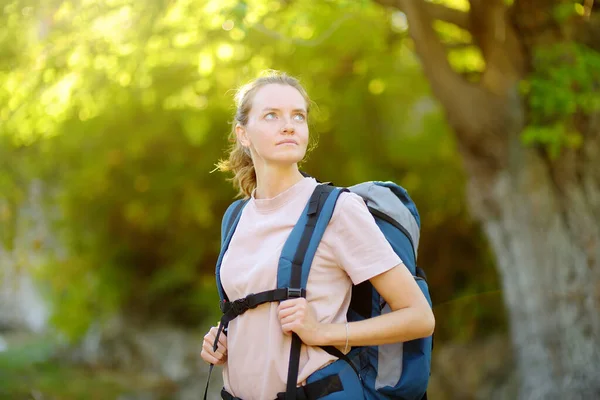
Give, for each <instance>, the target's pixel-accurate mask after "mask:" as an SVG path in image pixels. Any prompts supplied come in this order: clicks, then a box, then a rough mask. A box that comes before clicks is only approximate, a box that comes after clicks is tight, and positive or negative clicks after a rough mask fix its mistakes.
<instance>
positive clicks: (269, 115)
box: [265, 112, 275, 119]
mask: <svg viewBox="0 0 600 400" xmlns="http://www.w3.org/2000/svg"><path fill="white" fill-rule="evenodd" d="M273 118H275V113H272V112H270V113H268V114H266V115H265V119H273Z"/></svg>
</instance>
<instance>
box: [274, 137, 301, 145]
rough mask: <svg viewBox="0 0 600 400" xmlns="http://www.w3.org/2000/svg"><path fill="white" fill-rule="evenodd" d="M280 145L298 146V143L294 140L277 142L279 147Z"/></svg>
mask: <svg viewBox="0 0 600 400" xmlns="http://www.w3.org/2000/svg"><path fill="white" fill-rule="evenodd" d="M280 144H298V142H296V141H295V140H293V139H286V140H282V141H281V142H277V145H278V146H279V145H280Z"/></svg>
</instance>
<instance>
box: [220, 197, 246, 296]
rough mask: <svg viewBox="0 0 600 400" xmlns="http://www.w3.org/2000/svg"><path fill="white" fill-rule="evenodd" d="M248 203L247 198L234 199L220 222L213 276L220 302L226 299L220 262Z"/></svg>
mask: <svg viewBox="0 0 600 400" xmlns="http://www.w3.org/2000/svg"><path fill="white" fill-rule="evenodd" d="M247 203H248V200H246V199H244V200H242V199H240V200H237V201H234V202H233V203H232V204H231V205H230V206H229V207H228V208H227V210H226V211H225V215H223V221H222V222H221V251H220V253H219V258H218V259H217V267H216V269H215V276H216V281H217V290H218V292H219V297H220V299H221V302H222V301H223V300H226V299H227V295H226V294H225V291H224V290H223V286H222V285H221V262H222V261H223V256H224V255H225V252H226V251H227V248H228V247H229V242H231V238H232V236H233V232H234V231H235V228H236V226H237V224H238V222H239V220H240V217H241V216H242V210H243V209H244V207H245V206H246V204H247Z"/></svg>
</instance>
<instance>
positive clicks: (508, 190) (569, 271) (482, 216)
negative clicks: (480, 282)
mask: <svg viewBox="0 0 600 400" xmlns="http://www.w3.org/2000/svg"><path fill="white" fill-rule="evenodd" d="M376 3H379V4H381V5H384V6H389V7H392V8H395V9H397V10H401V11H403V12H404V13H405V15H406V18H407V21H408V25H409V31H410V35H411V37H412V40H413V41H414V47H415V50H416V52H417V54H418V56H419V58H420V60H421V61H422V65H423V69H424V72H425V74H426V76H427V77H428V80H429V82H430V84H431V87H432V90H433V91H434V93H435V95H436V97H437V99H438V100H439V102H440V103H441V104H442V105H443V107H444V109H445V113H446V115H447V118H448V121H449V123H450V125H451V127H452V128H453V130H454V132H455V134H456V138H457V141H458V146H459V150H460V153H461V156H462V160H463V162H464V166H465V169H466V173H467V175H468V199H469V203H470V208H471V211H472V213H473V214H474V215H475V216H476V217H477V218H478V219H479V220H480V221H481V222H482V223H483V226H484V228H485V231H486V233H487V236H488V238H489V241H490V243H491V246H492V248H493V250H494V252H495V255H496V258H497V265H498V268H499V271H500V273H501V276H502V285H503V290H504V295H505V301H506V303H507V306H508V312H509V319H510V324H511V330H512V339H513V344H514V346H515V349H516V352H517V359H518V363H519V367H520V372H521V373H520V376H521V378H522V386H521V388H522V389H521V390H522V398H526V399H555V398H556V399H559V398H597V397H598V396H599V395H600V381H598V379H597V377H598V372H597V371H598V370H597V368H598V367H597V366H598V365H600V228H599V225H598V221H600V157H599V154H598V151H599V149H600V54H598V50H600V34H599V32H600V12H598V11H599V8H600V7H599V6H598V5H597V4H594V2H593V1H583V2H575V1H560V0H529V1H527V0H515V1H514V2H512V1H511V2H507V1H503V0H485V1H484V0H470V1H469V3H468V7H466V8H467V11H465V10H459V9H455V8H449V7H446V6H444V5H442V4H436V3H431V2H426V1H414V0H406V1H405V0H376ZM437 21H443V22H446V23H450V24H454V25H456V26H458V27H460V28H461V29H463V30H466V31H468V32H469V33H470V35H471V38H472V41H471V43H469V44H470V45H472V46H475V47H476V48H477V49H478V50H479V51H480V52H481V55H482V57H483V60H484V63H485V67H484V68H483V70H482V71H481V72H480V74H477V75H476V76H464V75H461V74H460V73H458V72H456V70H455V69H453V67H452V65H451V63H450V62H449V60H448V52H447V49H446V48H445V46H444V44H443V43H442V42H441V41H440V39H439V36H438V35H437V34H436V31H435V28H434V27H435V24H436V23H437Z"/></svg>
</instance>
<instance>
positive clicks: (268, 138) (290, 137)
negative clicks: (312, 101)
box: [236, 84, 308, 166]
mask: <svg viewBox="0 0 600 400" xmlns="http://www.w3.org/2000/svg"><path fill="white" fill-rule="evenodd" d="M307 117H308V115H307V110H306V101H305V100H304V97H302V95H301V94H300V92H298V90H296V89H295V88H294V87H292V86H289V85H280V84H269V85H265V86H263V87H261V88H260V89H258V90H257V91H256V93H255V94H254V98H253V100H252V108H251V110H250V114H249V117H248V123H247V124H246V126H241V125H237V126H236V134H237V137H238V140H239V141H240V143H241V144H242V145H243V146H245V147H248V148H249V149H250V151H251V154H252V160H253V162H254V164H255V166H256V164H259V163H260V164H279V165H290V164H295V163H298V162H299V161H301V160H302V159H303V158H304V155H305V154H306V148H307V146H308V124H307Z"/></svg>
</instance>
